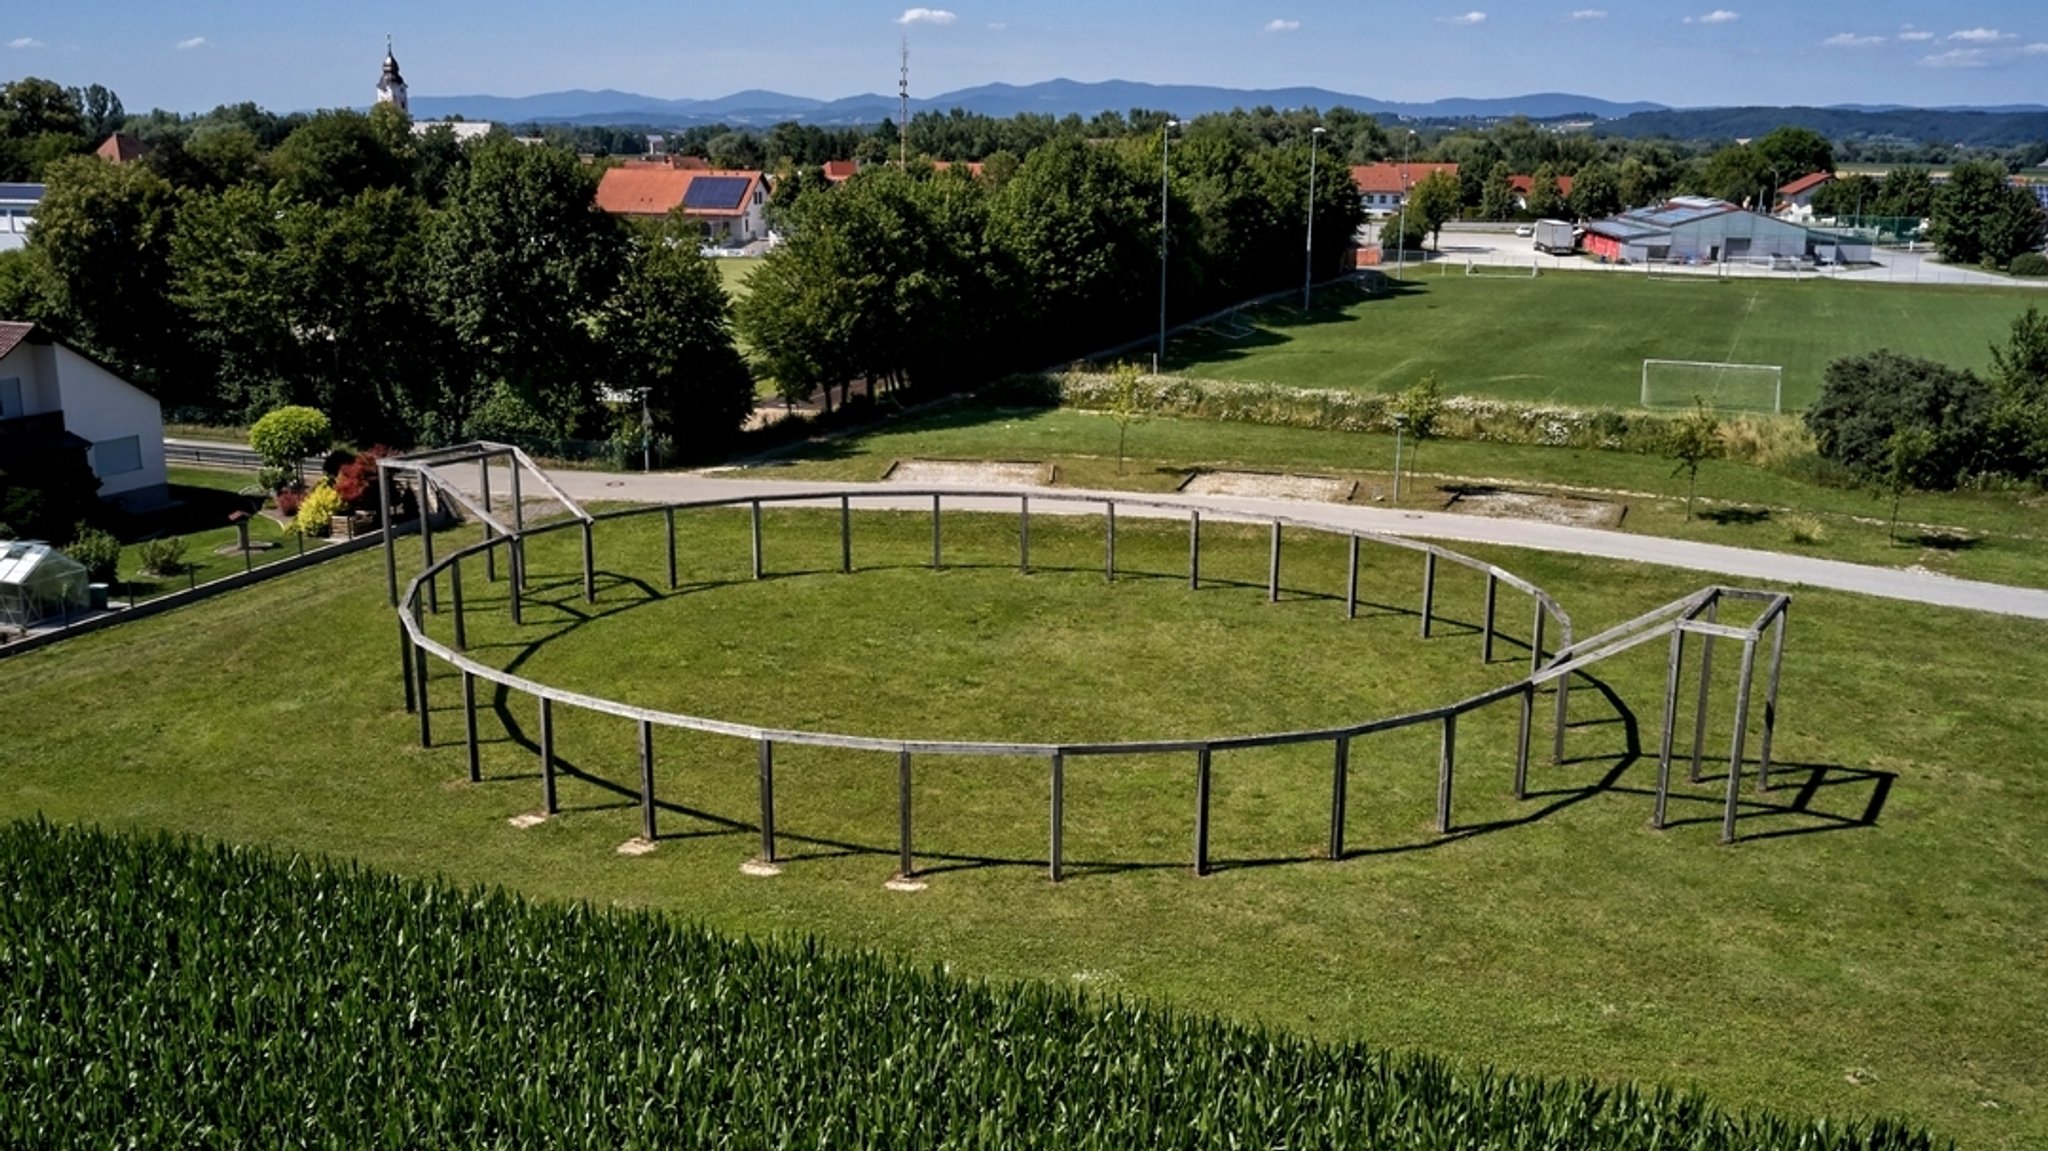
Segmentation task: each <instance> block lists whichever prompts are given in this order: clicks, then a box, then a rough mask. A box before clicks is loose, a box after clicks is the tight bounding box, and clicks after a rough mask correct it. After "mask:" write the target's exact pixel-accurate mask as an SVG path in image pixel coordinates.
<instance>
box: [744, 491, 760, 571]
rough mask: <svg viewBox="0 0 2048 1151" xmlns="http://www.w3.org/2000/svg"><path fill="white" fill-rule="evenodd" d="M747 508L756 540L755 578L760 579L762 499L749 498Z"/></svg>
mask: <svg viewBox="0 0 2048 1151" xmlns="http://www.w3.org/2000/svg"><path fill="white" fill-rule="evenodd" d="M747 508H748V517H749V520H750V522H751V523H752V526H753V541H754V553H753V554H754V578H755V579H760V578H761V501H760V500H749V501H748V502H747Z"/></svg>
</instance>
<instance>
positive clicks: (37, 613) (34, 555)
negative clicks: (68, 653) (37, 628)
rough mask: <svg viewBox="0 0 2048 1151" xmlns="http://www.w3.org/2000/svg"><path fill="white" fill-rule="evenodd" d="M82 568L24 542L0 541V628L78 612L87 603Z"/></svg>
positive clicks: (52, 551)
mask: <svg viewBox="0 0 2048 1151" xmlns="http://www.w3.org/2000/svg"><path fill="white" fill-rule="evenodd" d="M90 596H91V592H90V591H89V590H88V587H87V579H86V571H85V565H84V564H81V563H79V562H78V561H77V560H75V559H72V558H71V557H70V556H67V555H65V554H64V553H63V552H60V551H58V550H57V549H56V548H53V547H51V546H50V545H49V544H42V543H33V542H30V541H28V540H0V627H14V628H25V627H27V626H29V625H30V624H32V623H35V622H36V621H37V620H41V619H47V618H48V617H50V616H55V615H68V614H69V613H71V612H82V611H84V610H85V609H86V606H87V604H88V603H90V602H91V601H90Z"/></svg>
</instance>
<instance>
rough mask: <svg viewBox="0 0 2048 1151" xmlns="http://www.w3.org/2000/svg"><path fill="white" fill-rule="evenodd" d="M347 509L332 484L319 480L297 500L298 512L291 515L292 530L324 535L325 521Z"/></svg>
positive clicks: (301, 533)
mask: <svg viewBox="0 0 2048 1151" xmlns="http://www.w3.org/2000/svg"><path fill="white" fill-rule="evenodd" d="M347 510H348V505H347V504H345V503H343V502H342V499H341V493H340V492H337V491H335V490H334V485H333V484H330V483H328V482H327V481H326V480H321V481H320V482H319V483H317V484H315V485H313V490H312V491H310V492H307V493H306V498H305V499H303V500H301V501H300V502H299V510H298V513H297V514H296V515H294V516H293V517H292V530H293V531H296V532H298V533H299V534H300V535H306V536H324V535H326V534H327V521H328V520H329V519H330V518H331V517H334V516H338V515H340V514H341V513H343V512H345V511H347Z"/></svg>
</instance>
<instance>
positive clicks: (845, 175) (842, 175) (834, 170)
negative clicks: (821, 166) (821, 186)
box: [825, 160, 860, 184]
mask: <svg viewBox="0 0 2048 1151" xmlns="http://www.w3.org/2000/svg"><path fill="white" fill-rule="evenodd" d="M858 171H860V164H859V163H858V162H857V161H854V160H827V161H825V182H826V183H827V184H844V183H846V182H847V181H848V180H851V179H853V174H854V173H855V172H858Z"/></svg>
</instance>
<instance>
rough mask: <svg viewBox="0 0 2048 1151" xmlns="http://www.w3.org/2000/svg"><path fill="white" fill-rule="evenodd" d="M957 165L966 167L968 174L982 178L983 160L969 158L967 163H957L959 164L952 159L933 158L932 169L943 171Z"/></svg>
mask: <svg viewBox="0 0 2048 1151" xmlns="http://www.w3.org/2000/svg"><path fill="white" fill-rule="evenodd" d="M955 167H958V168H965V169H967V174H968V175H970V176H973V177H974V178H975V179H977V180H978V179H980V178H981V161H979V160H969V161H966V162H965V163H957V164H956V163H955V162H954V161H952V160H933V161H932V170H933V171H935V172H943V171H945V170H946V169H948V168H955Z"/></svg>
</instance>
